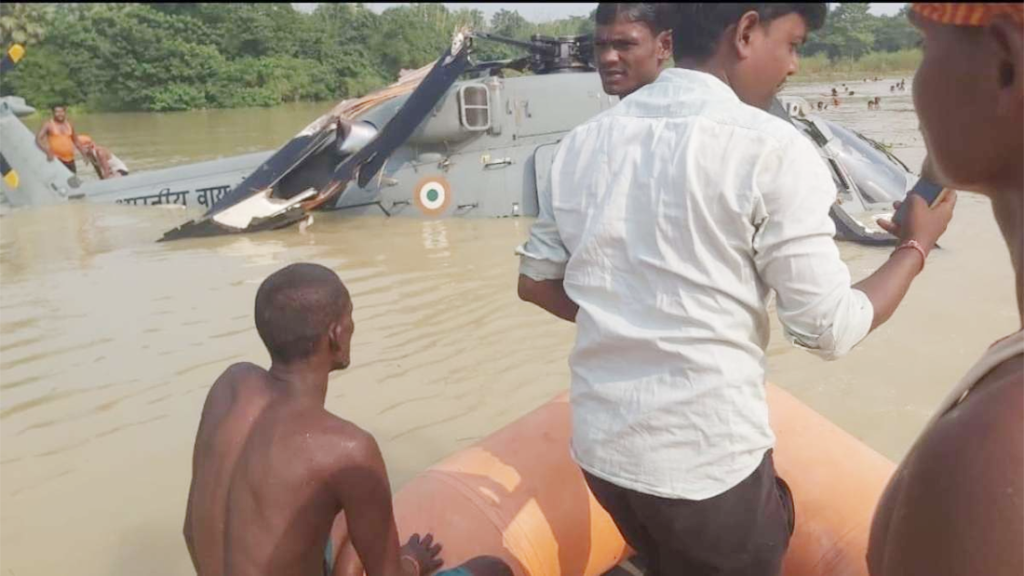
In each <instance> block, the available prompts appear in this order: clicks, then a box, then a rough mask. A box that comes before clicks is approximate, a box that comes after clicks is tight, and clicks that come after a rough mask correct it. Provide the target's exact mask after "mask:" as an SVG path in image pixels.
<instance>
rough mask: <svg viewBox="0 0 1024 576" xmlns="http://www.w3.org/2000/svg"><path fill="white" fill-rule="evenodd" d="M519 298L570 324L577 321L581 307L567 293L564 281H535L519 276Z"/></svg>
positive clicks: (523, 275)
mask: <svg viewBox="0 0 1024 576" xmlns="http://www.w3.org/2000/svg"><path fill="white" fill-rule="evenodd" d="M519 298H520V299H522V300H524V301H526V302H532V303H533V304H536V305H537V306H540V307H541V308H543V309H544V310H547V311H548V312H550V313H552V314H554V315H555V316H558V317H559V318H561V319H562V320H568V321H569V322H575V321H576V313H577V312H579V310H580V307H579V306H578V305H576V303H575V302H573V301H572V299H571V298H569V296H568V295H567V294H566V293H565V286H564V285H563V284H562V280H534V279H533V278H530V277H529V276H526V275H525V274H520V275H519Z"/></svg>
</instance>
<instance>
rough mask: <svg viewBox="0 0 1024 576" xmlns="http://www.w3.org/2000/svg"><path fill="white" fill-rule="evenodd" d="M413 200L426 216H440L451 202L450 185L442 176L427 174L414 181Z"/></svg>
mask: <svg viewBox="0 0 1024 576" xmlns="http://www.w3.org/2000/svg"><path fill="white" fill-rule="evenodd" d="M413 201H414V202H415V203H416V207H417V208H419V209H420V212H423V213H424V214H426V215H427V216H440V215H441V214H444V212H445V210H447V209H448V206H449V205H450V204H451V201H452V189H451V185H450V184H448V180H446V179H445V178H444V177H442V176H427V177H426V178H423V179H422V180H420V181H419V182H417V183H416V188H415V189H414V190H413Z"/></svg>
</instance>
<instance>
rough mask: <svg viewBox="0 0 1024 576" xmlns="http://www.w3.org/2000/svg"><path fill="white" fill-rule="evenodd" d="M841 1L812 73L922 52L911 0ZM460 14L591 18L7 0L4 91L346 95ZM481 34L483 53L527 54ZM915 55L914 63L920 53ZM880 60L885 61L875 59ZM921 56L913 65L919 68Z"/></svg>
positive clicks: (414, 61)
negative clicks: (8, 62) (893, 7)
mask: <svg viewBox="0 0 1024 576" xmlns="http://www.w3.org/2000/svg"><path fill="white" fill-rule="evenodd" d="M867 6H868V5H867V4H860V3H854V4H839V5H838V6H836V7H835V8H834V9H833V10H832V12H831V14H830V16H829V20H828V23H827V24H826V26H825V27H824V28H823V29H822V30H820V31H818V32H816V33H813V34H812V35H811V36H810V38H809V39H808V42H807V44H806V45H805V46H804V47H803V49H802V53H803V54H804V55H805V56H811V57H810V58H805V59H804V62H803V66H804V67H805V73H811V74H814V73H818V74H824V73H831V71H844V72H845V71H847V70H848V71H849V72H851V73H854V74H861V73H862V72H863V73H865V74H867V73H870V72H879V73H881V72H885V71H888V68H886V67H887V66H891V65H895V64H894V63H903V62H910V61H911V60H913V58H914V57H917V58H918V59H919V55H918V56H914V55H915V54H919V53H918V52H914V51H913V50H911V48H912V47H913V46H914V45H915V43H916V42H917V39H918V37H917V33H916V32H915V31H914V29H913V28H912V27H911V26H910V25H909V23H907V21H906V16H905V15H903V14H902V13H901V14H899V15H897V16H892V17H879V16H874V15H871V14H869V13H868V12H867ZM461 26H469V27H471V28H473V29H477V30H484V31H488V32H492V33H495V34H499V35H502V36H507V37H511V38H516V39H521V40H525V39H528V38H529V37H530V36H531V35H532V34H543V35H549V36H561V35H576V34H588V33H591V32H593V13H591V16H590V17H580V16H576V17H571V18H565V19H561V20H556V21H553V22H545V23H533V22H529V21H527V20H526V19H525V18H523V17H522V16H521V15H520V14H519V13H518V12H517V11H515V10H500V11H498V12H497V13H495V14H494V15H493V16H492V17H491V18H490V20H489V21H488V20H487V19H486V18H485V17H484V14H483V12H482V11H480V10H478V9H471V8H460V9H458V10H450V9H448V8H447V7H445V6H444V5H443V4H407V5H400V6H394V7H390V8H388V9H386V10H384V11H383V12H382V13H380V14H377V13H375V12H373V11H372V10H370V9H369V8H367V7H366V6H364V5H362V4H319V5H318V6H317V7H316V9H315V10H314V11H313V12H312V13H310V14H306V13H302V12H298V11H296V10H295V9H294V7H293V6H292V5H291V4H288V3H266V4H220V3H218V4H193V3H162V4H115V3H98V4H73V3H43V4H26V3H9V2H4V3H2V4H0V42H2V45H3V46H5V47H6V46H7V45H9V44H10V43H11V42H15V41H16V42H21V43H24V44H25V45H26V47H27V49H28V51H27V54H26V57H25V59H24V60H23V61H22V63H21V64H20V65H19V66H18V68H17V69H16V70H14V71H13V72H11V73H9V74H8V75H7V76H5V78H4V81H3V83H2V84H0V94H4V95H6V94H18V95H20V96H23V97H24V98H25V99H26V100H27V101H28V102H29V103H30V104H32V105H33V106H36V107H40V108H46V107H48V106H50V105H52V104H57V103H63V104H69V105H74V106H80V107H82V108H84V109H89V110H153V111H161V110H189V109H197V108H233V107H243V106H274V105H277V104H280V103H282V102H293V101H319V100H340V99H343V98H349V97H354V96H359V95H362V94H365V93H366V92H368V91H371V90H374V89H376V88H380V87H382V86H385V85H387V84H389V83H391V82H393V81H394V80H395V79H396V78H397V76H398V73H399V72H400V71H401V70H403V69H413V68H418V67H420V66H423V65H425V64H427V63H429V62H430V61H432V60H434V59H435V58H437V57H438V55H440V54H441V53H442V52H443V51H444V49H445V48H446V46H447V44H448V43H449V42H450V40H451V35H452V32H453V31H454V30H455V29H456V28H457V27H461ZM520 54H521V52H519V51H518V49H516V48H513V47H510V46H505V45H500V44H494V43H491V42H485V41H481V42H478V43H477V47H476V56H475V57H476V59H477V60H497V59H504V58H512V57H515V56H518V55H520ZM915 65H916V64H915ZM872 66H881V67H882V68H877V69H876V68H872ZM907 69H913V66H910V68H907Z"/></svg>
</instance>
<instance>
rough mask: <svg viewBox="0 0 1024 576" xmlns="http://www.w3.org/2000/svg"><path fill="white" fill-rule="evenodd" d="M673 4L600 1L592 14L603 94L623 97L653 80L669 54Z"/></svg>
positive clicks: (673, 14) (673, 11) (595, 53)
mask: <svg viewBox="0 0 1024 576" xmlns="http://www.w3.org/2000/svg"><path fill="white" fill-rule="evenodd" d="M674 19H675V5H674V4H669V3H667V2H602V3H601V4H599V5H598V6H597V11H596V12H595V14H594V20H595V24H596V26H595V30H594V59H595V61H596V64H597V73H598V75H599V76H600V77H601V87H602V88H603V89H604V92H605V94H608V95H610V96H618V97H619V98H625V97H626V96H629V95H630V94H632V93H633V92H635V91H636V90H637V89H639V88H641V87H643V86H646V85H648V84H650V83H651V82H654V80H655V79H656V78H657V77H658V74H659V73H661V68H662V65H664V64H665V61H666V60H668V59H669V58H670V57H671V56H672V27H671V24H672V21H673V20H674Z"/></svg>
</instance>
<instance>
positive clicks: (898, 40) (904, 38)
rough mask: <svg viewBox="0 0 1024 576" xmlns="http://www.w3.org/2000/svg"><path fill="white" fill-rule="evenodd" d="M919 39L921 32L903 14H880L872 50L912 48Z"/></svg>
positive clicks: (889, 50)
mask: <svg viewBox="0 0 1024 576" xmlns="http://www.w3.org/2000/svg"><path fill="white" fill-rule="evenodd" d="M920 39H921V33H920V32H918V31H917V28H914V26H912V25H911V24H910V21H909V20H908V19H907V17H906V16H905V15H903V14H897V15H895V16H882V17H880V18H879V19H878V21H877V24H876V27H875V43H874V46H873V48H874V50H875V51H877V52H896V51H898V50H906V49H908V48H913V47H914V46H916V45H917V43H918V42H919V41H920Z"/></svg>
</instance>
